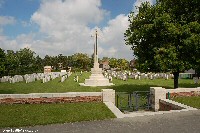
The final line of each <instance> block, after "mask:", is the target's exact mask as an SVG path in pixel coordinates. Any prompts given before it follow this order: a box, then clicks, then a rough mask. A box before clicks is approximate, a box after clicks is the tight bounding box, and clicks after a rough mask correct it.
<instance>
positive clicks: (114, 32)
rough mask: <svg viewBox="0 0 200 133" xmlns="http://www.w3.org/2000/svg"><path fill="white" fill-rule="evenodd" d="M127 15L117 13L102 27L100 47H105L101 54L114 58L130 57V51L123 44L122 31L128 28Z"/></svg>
mask: <svg viewBox="0 0 200 133" xmlns="http://www.w3.org/2000/svg"><path fill="white" fill-rule="evenodd" d="M128 25H129V22H128V16H127V15H124V14H120V15H118V16H117V17H116V18H115V19H112V20H110V21H109V22H108V26H107V27H104V28H103V29H102V35H103V37H102V41H101V43H102V44H103V46H102V47H104V48H107V49H105V52H103V53H102V54H103V55H106V56H108V57H116V58H128V59H131V58H132V51H131V50H130V47H129V46H126V45H125V41H124V32H125V31H126V29H127V28H128Z"/></svg>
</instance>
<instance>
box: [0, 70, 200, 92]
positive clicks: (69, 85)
mask: <svg viewBox="0 0 200 133" xmlns="http://www.w3.org/2000/svg"><path fill="white" fill-rule="evenodd" d="M76 74H78V75H79V83H84V81H85V79H88V78H89V76H90V75H91V73H89V72H84V73H83V74H82V75H81V76H80V73H78V72H77V73H73V74H72V75H71V76H70V77H69V78H68V79H66V80H65V81H64V82H60V80H61V78H56V79H54V80H51V81H49V82H47V83H41V82H42V81H36V82H32V83H28V84H26V83H25V82H19V83H15V84H10V83H0V94H20V93H21V94H27V93H63V92H100V91H101V89H108V88H109V89H114V90H115V91H116V92H128V93H132V92H133V91H148V90H149V89H150V87H152V86H154V87H156V86H158V87H164V88H173V79H169V80H165V79H155V80H150V79H142V80H134V79H128V81H123V80H119V79H113V81H112V82H113V83H114V84H115V85H113V86H104V87H88V86H80V85H79V83H77V82H74V80H73V78H74V76H75V75H76ZM199 86H200V84H194V81H193V80H192V79H179V87H187V88H194V87H199Z"/></svg>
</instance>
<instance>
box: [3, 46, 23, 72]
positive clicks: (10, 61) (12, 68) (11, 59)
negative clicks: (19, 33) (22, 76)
mask: <svg viewBox="0 0 200 133" xmlns="http://www.w3.org/2000/svg"><path fill="white" fill-rule="evenodd" d="M19 64H20V62H19V58H18V56H17V54H16V53H15V52H14V51H13V50H7V54H6V65H5V67H6V75H15V74H19V73H20V69H19Z"/></svg>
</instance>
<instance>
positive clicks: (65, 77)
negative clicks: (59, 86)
mask: <svg viewBox="0 0 200 133" xmlns="http://www.w3.org/2000/svg"><path fill="white" fill-rule="evenodd" d="M71 74H72V73H71V72H69V73H67V74H64V75H62V76H61V80H60V82H64V81H65V80H66V79H68V78H69V76H71Z"/></svg>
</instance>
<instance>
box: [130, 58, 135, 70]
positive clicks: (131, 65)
mask: <svg viewBox="0 0 200 133" xmlns="http://www.w3.org/2000/svg"><path fill="white" fill-rule="evenodd" d="M135 62H136V61H135V59H132V60H131V61H130V62H129V67H130V68H131V69H132V70H133V69H135Z"/></svg>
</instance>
